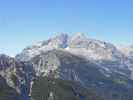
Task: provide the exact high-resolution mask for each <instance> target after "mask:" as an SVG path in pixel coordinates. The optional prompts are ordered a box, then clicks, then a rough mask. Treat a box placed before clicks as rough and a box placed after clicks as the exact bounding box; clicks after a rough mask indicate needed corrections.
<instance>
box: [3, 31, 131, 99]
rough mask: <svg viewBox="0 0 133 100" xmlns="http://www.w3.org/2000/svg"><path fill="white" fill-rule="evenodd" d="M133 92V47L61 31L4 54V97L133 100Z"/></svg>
mask: <svg viewBox="0 0 133 100" xmlns="http://www.w3.org/2000/svg"><path fill="white" fill-rule="evenodd" d="M3 85H4V86H3ZM8 88H10V89H8ZM7 89H8V90H10V91H11V92H9V91H7ZM132 93H133V46H115V45H113V44H111V43H107V42H104V41H100V40H95V39H91V38H88V37H87V36H85V35H84V34H82V33H77V34H75V35H74V36H72V37H70V36H68V35H67V34H60V35H58V36H56V37H53V38H50V39H48V40H45V41H41V42H38V43H36V44H33V45H32V46H28V47H26V48H25V49H24V50H23V51H22V52H21V53H20V54H17V55H16V57H15V58H11V57H9V56H6V55H4V54H1V55H0V100H133V94H132Z"/></svg>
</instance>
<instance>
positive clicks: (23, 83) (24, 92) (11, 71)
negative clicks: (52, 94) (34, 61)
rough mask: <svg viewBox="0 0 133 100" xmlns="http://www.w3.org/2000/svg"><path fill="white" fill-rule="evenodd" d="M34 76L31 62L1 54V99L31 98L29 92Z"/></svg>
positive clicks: (19, 99) (21, 99) (25, 99)
mask: <svg viewBox="0 0 133 100" xmlns="http://www.w3.org/2000/svg"><path fill="white" fill-rule="evenodd" d="M33 77H34V71H33V68H32V65H31V64H30V63H26V62H21V61H18V60H16V59H14V58H12V57H9V56H6V55H3V54H1V55H0V87H1V89H0V100H29V99H28V98H29V96H28V94H29V92H30V83H31V80H32V78H33ZM2 98H3V99H2ZM15 98H16V99H15Z"/></svg>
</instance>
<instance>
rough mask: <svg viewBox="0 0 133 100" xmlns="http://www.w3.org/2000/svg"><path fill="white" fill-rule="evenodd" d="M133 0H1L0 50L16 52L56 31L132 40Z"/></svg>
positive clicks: (8, 52) (2, 51)
mask: <svg viewBox="0 0 133 100" xmlns="http://www.w3.org/2000/svg"><path fill="white" fill-rule="evenodd" d="M132 5H133V0H0V53H6V54H9V55H15V54H17V53H19V52H20V51H21V50H22V49H23V48H24V47H26V46H27V45H30V44H32V43H33V42H36V41H40V40H45V39H47V38H48V37H51V36H53V35H54V34H56V33H60V32H64V33H69V34H74V33H77V32H82V33H86V34H87V35H88V37H92V38H96V39H100V40H104V41H108V42H112V43H115V44H133V39H132V37H133V6H132Z"/></svg>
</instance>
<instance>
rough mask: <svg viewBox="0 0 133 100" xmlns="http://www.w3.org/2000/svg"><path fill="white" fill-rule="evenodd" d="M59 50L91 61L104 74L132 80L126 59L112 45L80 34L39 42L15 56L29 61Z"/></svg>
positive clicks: (63, 35) (65, 35) (62, 35)
mask: <svg viewBox="0 0 133 100" xmlns="http://www.w3.org/2000/svg"><path fill="white" fill-rule="evenodd" d="M53 49H57V50H59V49H61V50H63V51H65V52H70V53H72V54H74V55H77V56H83V57H84V58H86V59H88V60H91V61H93V62H94V63H96V64H97V65H99V66H100V68H102V69H103V70H105V71H104V74H106V75H107V76H109V75H110V74H111V73H119V74H122V75H125V76H126V77H130V78H132V74H131V73H132V71H133V70H132V69H131V65H130V62H129V61H127V57H126V56H125V55H124V54H123V53H122V52H121V51H120V50H119V49H118V48H117V47H116V46H114V45H113V44H111V43H107V42H104V41H99V40H95V39H90V38H88V37H86V36H85V35H84V34H82V33H77V34H76V35H74V36H73V37H70V36H68V35H67V34H61V35H59V36H56V37H54V38H51V39H49V40H46V41H42V42H39V43H37V44H34V45H32V46H29V47H27V48H25V49H24V50H23V51H22V53H20V54H18V55H17V56H16V59H19V60H21V61H29V60H30V59H32V58H33V57H35V56H36V55H39V54H41V53H42V52H47V51H51V50H53Z"/></svg>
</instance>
